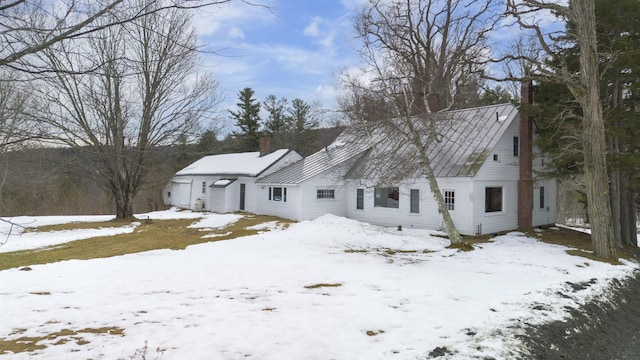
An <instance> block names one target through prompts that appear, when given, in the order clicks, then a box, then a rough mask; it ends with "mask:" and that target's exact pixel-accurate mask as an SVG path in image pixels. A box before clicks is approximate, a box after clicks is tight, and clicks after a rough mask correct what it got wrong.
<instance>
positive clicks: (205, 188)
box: [202, 181, 207, 194]
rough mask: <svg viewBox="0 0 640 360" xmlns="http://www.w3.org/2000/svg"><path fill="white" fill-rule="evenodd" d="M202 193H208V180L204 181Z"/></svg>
mask: <svg viewBox="0 0 640 360" xmlns="http://www.w3.org/2000/svg"><path fill="white" fill-rule="evenodd" d="M202 193H203V194H206V193H207V182H206V181H203V182H202Z"/></svg>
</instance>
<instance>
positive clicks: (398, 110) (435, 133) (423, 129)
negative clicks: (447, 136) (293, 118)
mask: <svg viewBox="0 0 640 360" xmlns="http://www.w3.org/2000/svg"><path fill="white" fill-rule="evenodd" d="M496 5H497V3H495V2H494V1H482V2H478V1H471V0H445V1H436V0H417V1H416V0H401V1H394V2H389V1H382V0H369V1H368V2H367V4H366V5H365V7H364V9H363V10H362V11H361V12H360V13H359V15H358V16H357V23H356V31H357V35H358V38H359V39H360V41H361V42H362V47H361V50H360V55H361V58H362V59H363V60H364V63H365V65H364V68H363V70H362V73H364V74H365V76H361V77H358V76H356V77H354V76H345V77H344V84H345V88H346V89H347V93H346V95H345V96H344V97H343V98H342V100H341V107H342V109H343V110H344V111H345V112H346V113H347V114H348V116H349V118H350V120H351V122H352V125H353V126H355V127H359V128H361V129H362V132H363V134H365V136H367V134H368V135H372V134H375V133H377V134H380V133H382V134H386V137H385V139H384V140H383V141H382V142H384V143H385V144H387V145H386V148H385V150H384V152H385V154H384V156H392V157H394V158H407V159H411V160H408V161H414V162H415V159H417V160H418V163H419V169H417V171H418V176H421V177H424V178H425V179H426V180H427V182H428V184H429V187H430V190H431V193H432V195H433V197H434V199H435V201H436V204H437V206H438V212H439V213H440V214H441V216H442V220H443V223H444V227H445V230H446V231H447V234H448V236H449V239H450V241H451V242H452V244H455V243H461V242H462V238H461V236H460V234H459V232H458V230H457V229H456V227H455V224H454V222H453V219H452V218H451V215H450V213H449V211H448V210H447V207H446V204H445V200H444V197H443V194H442V192H441V191H440V188H439V185H438V183H437V181H436V177H435V174H434V172H433V169H432V167H431V163H430V160H429V150H430V148H431V147H432V146H433V145H435V144H436V143H437V142H438V141H439V138H440V136H441V134H440V133H439V130H437V129H438V126H437V124H436V117H435V116H434V114H435V113H438V112H440V111H444V110H450V109H455V108H459V107H465V105H466V103H467V99H469V98H470V97H469V95H472V96H471V97H476V98H477V89H478V85H479V81H480V74H481V72H482V67H481V66H480V65H479V63H480V61H481V59H482V58H483V56H484V54H485V52H486V51H487V44H486V35H487V33H488V32H490V31H491V30H492V29H493V27H494V23H495V17H494V16H493V14H495V13H496V12H495V10H496V9H495V6H496ZM470 89H475V90H476V91H473V90H472V91H469V90H470ZM467 106H468V105H467ZM369 137H370V136H369ZM380 140H381V139H375V140H373V139H371V141H372V143H376V142H379V141H380ZM389 144H395V145H389ZM374 145H375V144H374ZM374 148H375V146H374ZM401 153H402V154H401ZM390 154H392V155H390ZM401 156H402V157H401ZM374 163H375V162H374ZM403 168H404V169H406V170H407V171H402V170H403ZM414 170H416V169H411V167H410V166H409V165H408V163H405V164H404V166H396V167H395V168H394V171H393V172H390V171H385V169H382V168H379V169H377V170H376V172H377V173H378V174H380V176H381V177H384V178H386V179H388V180H394V179H395V180H400V179H403V178H406V177H407V176H412V175H413V174H412V173H414Z"/></svg>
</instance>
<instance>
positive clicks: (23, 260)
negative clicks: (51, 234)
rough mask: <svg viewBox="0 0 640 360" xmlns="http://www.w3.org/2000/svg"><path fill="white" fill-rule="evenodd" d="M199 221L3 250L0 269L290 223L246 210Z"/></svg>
mask: <svg viewBox="0 0 640 360" xmlns="http://www.w3.org/2000/svg"><path fill="white" fill-rule="evenodd" d="M197 221H198V219H180V220H153V221H151V222H147V221H143V222H142V224H140V225H138V226H137V227H136V228H135V230H134V232H132V233H129V234H120V235H114V236H101V237H95V238H91V239H86V240H78V241H72V242H69V243H65V244H61V245H55V246H50V247H46V248H41V249H34V250H23V251H15V252H8V253H0V270H6V269H11V268H16V267H25V270H26V269H28V268H27V267H28V266H29V265H37V264H47V263H52V262H58V261H64V260H72V259H76V260H87V259H94V258H105V257H111V256H118V255H124V254H131V253H137V252H142V251H149V250H158V249H172V250H181V249H184V248H186V247H187V246H189V245H194V244H200V243H205V242H212V241H221V240H229V239H234V238H237V237H240V236H247V235H253V234H257V233H258V232H260V231H261V230H254V229H247V227H251V226H254V225H258V224H261V223H265V222H269V221H277V222H278V223H280V224H282V225H283V226H287V225H288V224H289V223H290V221H289V220H284V219H281V218H277V217H273V216H265V215H249V214H246V215H245V216H244V217H242V218H241V219H240V220H238V221H236V222H235V223H232V224H230V225H229V226H227V227H225V228H221V229H213V230H211V229H210V230H204V229H196V228H189V227H188V226H189V225H191V224H192V223H194V222H197ZM105 224H110V225H107V226H113V223H112V222H106V223H77V224H65V225H54V226H47V227H42V228H40V229H39V230H40V231H61V230H70V229H77V228H82V229H87V228H100V227H104V226H105ZM121 224H122V225H127V226H128V225H130V223H129V222H127V223H122V222H121ZM89 225H93V226H89ZM212 234H220V235H221V236H216V237H210V238H203V236H205V235H212Z"/></svg>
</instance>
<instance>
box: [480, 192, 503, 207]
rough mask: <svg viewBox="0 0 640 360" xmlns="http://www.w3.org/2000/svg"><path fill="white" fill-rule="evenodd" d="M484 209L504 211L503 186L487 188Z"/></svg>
mask: <svg viewBox="0 0 640 360" xmlns="http://www.w3.org/2000/svg"><path fill="white" fill-rule="evenodd" d="M484 211H485V212H499V211H502V188H501V187H488V188H486V189H485V200H484Z"/></svg>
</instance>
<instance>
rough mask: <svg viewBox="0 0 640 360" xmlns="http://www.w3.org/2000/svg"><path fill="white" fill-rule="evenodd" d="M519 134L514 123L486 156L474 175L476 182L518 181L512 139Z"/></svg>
mask: <svg viewBox="0 0 640 360" xmlns="http://www.w3.org/2000/svg"><path fill="white" fill-rule="evenodd" d="M519 133H520V124H519V123H518V121H514V122H513V123H511V125H509V127H508V128H507V130H506V131H505V133H504V134H503V135H502V138H500V140H498V143H497V144H496V147H495V148H494V149H493V151H492V152H490V153H489V154H488V156H487V160H486V161H485V163H484V164H482V167H480V170H478V172H477V173H476V176H475V179H476V180H481V181H482V180H518V177H519V176H520V167H519V164H520V157H518V156H513V137H514V136H519V135H520V134H519ZM520 142H522V141H520ZM494 155H497V157H498V160H497V161H495V160H494V158H493V156H494ZM483 196H484V193H483Z"/></svg>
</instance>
